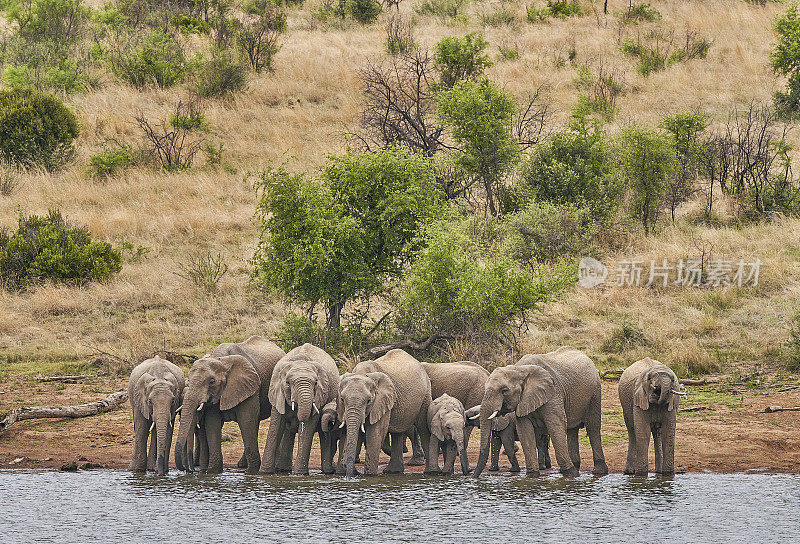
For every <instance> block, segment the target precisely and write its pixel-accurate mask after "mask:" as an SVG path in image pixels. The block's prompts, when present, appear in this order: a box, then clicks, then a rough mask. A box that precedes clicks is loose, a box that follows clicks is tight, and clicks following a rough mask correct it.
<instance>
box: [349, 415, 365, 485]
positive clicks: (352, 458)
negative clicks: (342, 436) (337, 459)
mask: <svg viewBox="0 0 800 544" xmlns="http://www.w3.org/2000/svg"><path fill="white" fill-rule="evenodd" d="M365 414H366V407H363V408H361V409H360V410H359V409H358V408H351V409H349V410H348V411H347V413H346V414H345V417H344V420H345V425H346V427H347V438H346V440H345V449H344V451H345V467H346V470H345V474H346V477H347V478H348V479H350V478H352V477H353V475H354V474H355V463H356V448H357V446H358V433H359V432H360V430H361V426H362V425H363V423H364V417H365Z"/></svg>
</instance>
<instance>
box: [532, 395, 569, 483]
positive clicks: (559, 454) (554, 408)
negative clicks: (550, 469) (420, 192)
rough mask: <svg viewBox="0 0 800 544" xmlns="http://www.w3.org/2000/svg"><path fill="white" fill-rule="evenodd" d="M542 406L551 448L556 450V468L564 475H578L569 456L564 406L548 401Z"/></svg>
mask: <svg viewBox="0 0 800 544" xmlns="http://www.w3.org/2000/svg"><path fill="white" fill-rule="evenodd" d="M542 408H543V417H544V422H545V425H546V426H547V434H548V435H550V440H552V441H553V449H554V450H555V451H556V462H557V463H558V470H559V471H560V472H561V474H563V475H564V476H578V474H579V472H578V469H577V468H575V465H574V464H573V463H572V459H570V457H569V446H568V445H567V415H566V413H565V412H564V406H563V405H560V404H559V405H557V404H556V403H552V402H548V403H546V404H545V405H544V406H543V407H542ZM537 461H538V459H537Z"/></svg>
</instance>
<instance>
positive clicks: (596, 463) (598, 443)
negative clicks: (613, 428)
mask: <svg viewBox="0 0 800 544" xmlns="http://www.w3.org/2000/svg"><path fill="white" fill-rule="evenodd" d="M602 416H603V410H602V408H601V406H600V398H599V397H596V398H595V399H594V400H592V402H591V404H590V405H589V413H588V415H587V417H586V435H587V436H588V437H589V445H590V446H591V447H592V473H594V474H597V475H601V474H608V465H607V464H606V456H605V454H604V453H603V439H602V435H601V433H600V423H601V419H602Z"/></svg>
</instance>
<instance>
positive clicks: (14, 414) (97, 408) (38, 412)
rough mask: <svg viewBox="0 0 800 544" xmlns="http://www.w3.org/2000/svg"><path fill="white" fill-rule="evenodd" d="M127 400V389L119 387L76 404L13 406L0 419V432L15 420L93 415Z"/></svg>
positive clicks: (111, 408)
mask: <svg viewBox="0 0 800 544" xmlns="http://www.w3.org/2000/svg"><path fill="white" fill-rule="evenodd" d="M126 400H128V390H127V389H120V390H119V391H117V392H116V393H112V394H110V395H109V396H107V397H106V398H104V399H100V400H98V401H95V402H90V403H88V404H79V405H77V406H23V407H21V408H15V409H14V410H11V412H9V413H8V415H7V416H6V417H5V418H3V419H0V433H2V432H3V431H5V430H6V429H8V428H9V427H10V426H11V425H13V424H14V423H16V422H17V421H22V420H25V419H40V418H62V417H66V418H78V417H87V416H94V415H97V414H102V413H103V412H108V411H109V410H113V409H114V408H116V407H117V406H119V405H120V404H122V403H124V402H125V401H126Z"/></svg>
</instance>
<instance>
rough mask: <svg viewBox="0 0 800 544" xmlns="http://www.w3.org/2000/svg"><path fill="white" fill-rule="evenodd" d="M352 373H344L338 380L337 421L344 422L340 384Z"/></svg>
mask: <svg viewBox="0 0 800 544" xmlns="http://www.w3.org/2000/svg"><path fill="white" fill-rule="evenodd" d="M352 375H353V373H352V372H345V373H344V374H342V376H341V377H340V378H339V390H338V391H337V392H336V417H337V418H339V421H344V402H343V401H342V395H341V392H342V383H343V382H344V381H345V378H348V377H349V376H352Z"/></svg>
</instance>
